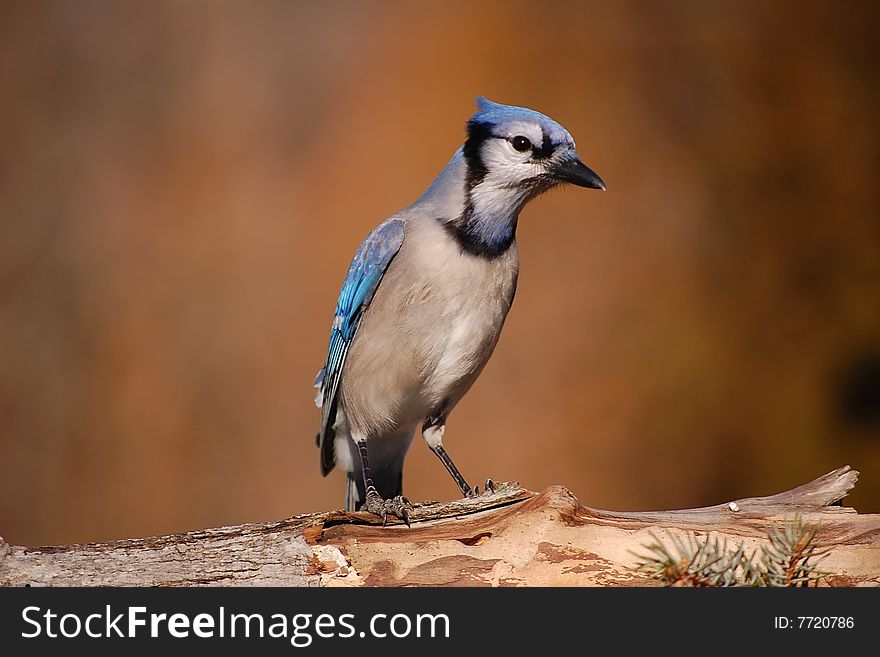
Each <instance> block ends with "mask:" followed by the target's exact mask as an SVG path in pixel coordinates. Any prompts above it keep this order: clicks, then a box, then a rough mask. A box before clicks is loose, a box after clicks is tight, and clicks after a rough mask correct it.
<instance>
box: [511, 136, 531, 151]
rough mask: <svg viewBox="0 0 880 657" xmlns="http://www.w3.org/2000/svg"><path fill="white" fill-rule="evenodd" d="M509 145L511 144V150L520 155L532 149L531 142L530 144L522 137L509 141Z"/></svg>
mask: <svg viewBox="0 0 880 657" xmlns="http://www.w3.org/2000/svg"><path fill="white" fill-rule="evenodd" d="M510 143H511V144H513V148H514V149H515V150H518V151H519V152H520V153H525V152H526V151H527V150H529V149H530V148H531V147H532V142H530V141H529V140H528V138H526V137H523V136H522V135H519V136H517V137H514V138H513V139H512V140H511V141H510Z"/></svg>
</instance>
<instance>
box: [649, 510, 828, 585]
mask: <svg viewBox="0 0 880 657" xmlns="http://www.w3.org/2000/svg"><path fill="white" fill-rule="evenodd" d="M818 529H819V528H818V526H808V525H806V524H804V523H803V522H802V521H801V518H800V516H796V517H795V519H794V521H792V522H790V523H786V524H785V525H784V526H783V527H782V528H778V527H777V528H772V529H771V530H770V531H768V534H767V543H766V544H762V545H761V546H760V547H759V548H756V549H755V550H752V551H750V552H747V551H746V548H745V546H744V545H742V544H740V545H738V546H737V547H735V548H733V547H728V543H727V539H726V538H725V539H719V538H718V537H717V536H714V537H713V536H711V535H707V536H706V537H705V538H704V539H700V538H697V537H696V536H693V535H691V534H678V533H673V534H671V535H670V540H669V542H670V543H671V545H667V544H666V543H664V542H663V541H661V540H660V539H659V538H657V536H656V535H655V534H654V533H653V532H652V533H651V534H650V535H651V538H652V539H653V543H650V544H648V545H644V546H643V548H644V549H645V550H647V551H648V555H640V554H637V553H633V554H635V556H637V557H638V558H639V560H640V561H639V563H638V565H637V566H636V570H637V571H639V572H642V573H645V574H647V576H648V577H650V578H651V579H656V580H659V581H661V582H662V583H664V584H665V585H666V586H685V587H724V586H816V585H817V584H818V583H819V581H820V580H821V579H822V578H823V577H825V576H826V575H827V573H824V572H822V571H820V570H818V568H817V565H818V564H819V562H821V561H822V560H823V559H824V558H825V557H826V556H827V555H828V552H829V550H828V549H823V548H820V547H819V546H818V545H817V542H816V534H817V532H818Z"/></svg>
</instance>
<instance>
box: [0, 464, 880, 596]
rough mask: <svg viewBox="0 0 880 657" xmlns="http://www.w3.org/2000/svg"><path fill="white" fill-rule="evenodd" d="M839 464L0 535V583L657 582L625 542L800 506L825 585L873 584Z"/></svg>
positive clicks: (864, 522)
mask: <svg viewBox="0 0 880 657" xmlns="http://www.w3.org/2000/svg"><path fill="white" fill-rule="evenodd" d="M857 477H858V473H857V472H855V471H854V470H851V469H850V468H849V466H844V467H842V468H839V469H837V470H835V471H833V472H830V473H828V474H826V475H824V476H822V477H819V478H818V479H816V480H815V481H812V482H810V483H808V484H805V485H803V486H799V487H798V488H795V489H793V490H790V491H786V492H784V493H779V494H777V495H771V496H769V497H753V498H748V499H743V500H736V501H734V502H729V503H725V504H719V505H716V506H711V507H704V508H700V509H688V510H678V511H650V512H615V511H603V510H599V509H590V508H588V507H584V506H581V505H580V503H579V502H578V501H577V499H575V497H574V496H573V495H572V494H571V493H570V492H569V491H568V490H566V489H565V488H563V487H562V486H551V487H549V488H547V489H546V490H544V491H543V492H541V493H534V492H531V491H528V490H525V489H523V488H522V487H520V486H519V485H517V484H502V485H500V486H499V487H498V488H497V489H496V491H495V492H494V493H492V494H488V495H482V496H480V497H477V498H474V499H466V500H456V501H454V502H447V503H425V504H421V505H417V506H416V509H415V511H414V513H413V524H412V527H411V528H407V527H406V526H404V525H401V524H389V526H387V527H382V526H381V522H380V521H378V520H377V519H376V518H375V517H374V516H372V515H370V514H365V513H350V514H349V513H344V512H341V511H334V512H329V513H315V514H308V515H302V516H295V517H293V518H289V519H287V520H282V521H279V522H267V523H256V524H247V525H238V526H234V527H221V528H218V529H209V530H205V531H192V532H187V533H184V534H173V535H170V536H159V537H153V538H143V539H130V540H124V541H113V542H109V543H92V544H88V545H66V546H56V547H42V548H26V547H19V546H9V545H7V544H6V543H4V542H3V541H2V539H0V585H4V586H197V585H224V586H228V585H233V586H234V585H281V586H443V585H475V586H490V585H495V586H508V585H509V586H556V585H563V586H581V585H630V586H631V585H653V584H655V582H653V581H652V580H649V579H647V578H646V577H645V576H644V575H643V574H641V573H637V572H635V571H634V570H633V567H634V566H635V565H636V563H637V561H638V559H637V557H636V556H635V555H634V554H633V552H638V551H639V549H640V548H641V547H642V546H643V545H645V544H647V543H650V542H652V541H653V538H652V536H651V533H653V535H654V536H656V537H657V538H659V539H661V540H663V539H664V537H667V536H669V535H670V534H671V533H674V532H689V533H691V534H693V535H697V536H700V535H704V534H706V533H707V532H712V533H713V534H716V535H718V536H720V537H722V538H727V539H728V540H730V541H732V542H735V543H743V544H745V545H746V546H747V547H749V548H754V547H755V546H757V545H758V544H759V543H761V542H762V541H763V540H765V538H766V530H767V529H768V528H770V527H772V526H774V525H780V524H782V523H784V522H786V521H789V520H791V519H792V518H794V516H795V515H796V514H799V515H800V516H801V517H802V518H803V520H804V521H806V522H810V523H819V533H818V536H817V541H818V542H819V544H821V545H823V546H824V547H827V548H830V554H829V556H828V558H827V559H826V560H825V561H823V562H822V568H823V570H824V571H826V572H830V573H831V574H830V575H829V576H828V577H827V578H826V580H825V581H826V582H827V583H828V584H831V585H843V586H846V585H869V584H874V585H876V584H880V515H860V514H858V513H856V512H855V510H853V509H850V508H844V507H839V506H829V505H832V504H834V503H835V502H838V501H840V500H841V499H842V498H843V497H844V496H846V494H847V493H848V492H849V490H851V489H852V487H853V486H854V485H855V482H856V479H857Z"/></svg>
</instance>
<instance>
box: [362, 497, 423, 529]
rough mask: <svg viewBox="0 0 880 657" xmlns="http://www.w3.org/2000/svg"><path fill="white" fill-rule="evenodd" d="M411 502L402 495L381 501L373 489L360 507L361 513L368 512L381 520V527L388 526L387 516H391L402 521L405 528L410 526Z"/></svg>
mask: <svg viewBox="0 0 880 657" xmlns="http://www.w3.org/2000/svg"><path fill="white" fill-rule="evenodd" d="M412 508H413V506H412V502H410V501H409V500H408V499H406V498H405V497H404V496H403V495H398V496H397V497H392V498H391V499H390V500H385V499H382V497H381V496H380V495H379V493H377V492H376V491H375V490H374V489H370V490H369V491H367V500H366V502H365V503H364V505H363V506H362V507H361V510H362V511H368V512H370V513H372V514H375V515H377V516H379V517H380V518H382V526H383V527H384V526H385V525H387V524H388V516H389V515H392V516H395V517H397V518H400V519H401V520H403V522H404V523H406V526H407V527H409V526H410V511H412Z"/></svg>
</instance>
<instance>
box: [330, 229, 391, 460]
mask: <svg viewBox="0 0 880 657" xmlns="http://www.w3.org/2000/svg"><path fill="white" fill-rule="evenodd" d="M403 232H404V231H403V222H402V221H400V220H399V219H390V220H388V221H386V222H384V223H382V224H380V225H379V226H377V227H376V228H375V229H373V232H371V233H370V234H369V235H367V238H366V239H365V240H364V241H363V242H362V243H361V245H360V247H359V248H358V250H357V253H355V256H354V259H353V260H352V261H351V266H350V267H349V268H348V275H347V276H346V277H345V281H344V282H343V283H342V291H341V292H340V293H339V301H337V302H336V314H335V315H334V317H333V327H332V328H331V330H330V348H329V350H328V352H327V361H326V363H325V364H324V367H323V368H322V369H321V371H320V372H318V378H317V379H316V380H315V387H316V388H318V395H317V397H316V398H315V404H317V406H319V407H320V408H321V432H320V433H319V434H318V445H319V447H320V448H321V473H322V474H325V475H326V474H327V473H328V472H330V470H332V469H333V465H334V463H335V460H336V459H335V455H334V453H333V437H334V435H335V431H334V429H333V424H334V423H335V421H336V406H337V394H338V392H339V381H340V379H341V378H342V368H343V366H344V365H345V356H346V354H347V353H348V348H349V346H350V345H351V343H352V341H353V340H354V336H355V334H356V333H357V329H358V325H359V324H360V321H361V318H362V317H363V316H364V312H366V310H367V307H368V306H369V305H370V301H372V299H373V295H374V294H375V292H376V290H377V289H378V287H379V283H380V282H381V280H382V276H383V275H384V274H385V270H386V269H388V265H389V264H390V263H391V261H392V260H393V259H394V256H395V255H397V252H398V251H399V250H400V246H401V245H402V244H403Z"/></svg>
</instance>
